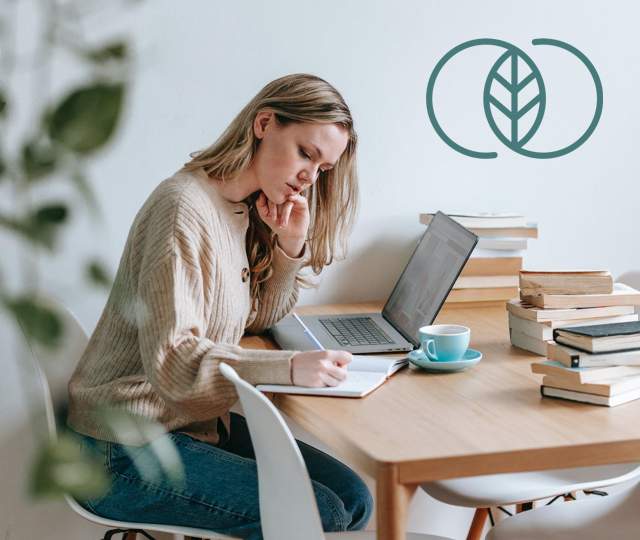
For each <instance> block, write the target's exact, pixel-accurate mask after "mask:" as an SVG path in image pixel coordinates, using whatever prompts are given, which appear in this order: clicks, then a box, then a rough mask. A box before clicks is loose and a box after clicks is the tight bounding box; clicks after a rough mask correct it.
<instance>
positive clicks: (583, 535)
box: [486, 484, 640, 540]
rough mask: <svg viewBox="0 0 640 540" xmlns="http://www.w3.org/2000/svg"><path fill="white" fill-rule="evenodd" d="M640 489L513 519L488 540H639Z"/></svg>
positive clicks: (503, 524) (542, 509) (506, 522)
mask: <svg viewBox="0 0 640 540" xmlns="http://www.w3.org/2000/svg"><path fill="white" fill-rule="evenodd" d="M639 509H640V485H638V484H636V485H635V486H634V487H633V488H631V489H628V490H626V491H623V492H620V493H616V494H614V495H609V496H607V497H589V498H588V499H579V500H577V501H572V502H568V503H562V504H558V505H553V506H545V507H543V508H538V509H535V510H531V511H529V512H525V513H523V514H518V515H516V516H513V517H509V518H507V519H505V520H503V521H501V522H500V523H498V525H496V526H495V527H494V528H493V529H492V530H491V531H490V532H489V534H488V535H487V537H486V540H539V539H540V538H553V539H554V540H575V539H580V540H602V539H603V538H612V539H615V540H637V539H638V538H640V514H639Z"/></svg>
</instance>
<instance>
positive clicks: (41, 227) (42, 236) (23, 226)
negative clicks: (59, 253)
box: [0, 203, 69, 249]
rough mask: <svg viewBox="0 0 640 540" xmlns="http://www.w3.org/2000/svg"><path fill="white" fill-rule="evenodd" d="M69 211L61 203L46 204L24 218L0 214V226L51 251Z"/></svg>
mask: <svg viewBox="0 0 640 540" xmlns="http://www.w3.org/2000/svg"><path fill="white" fill-rule="evenodd" d="M68 215H69V210H68V208H67V206H66V205H65V204H63V203H53V204H46V205H43V206H41V207H40V208H37V209H36V210H34V211H33V212H32V213H31V214H29V215H28V216H27V217H25V218H16V217H11V216H6V215H2V214H0V226H2V227H5V228H6V229H9V230H10V231H12V232H14V233H17V234H20V235H22V236H24V237H25V238H26V239H27V240H29V241H30V242H32V243H34V244H36V245H40V246H43V247H46V248H48V249H53V247H54V245H55V240H56V237H57V233H58V232H59V230H60V227H61V225H63V224H64V223H65V222H66V221H67V218H68Z"/></svg>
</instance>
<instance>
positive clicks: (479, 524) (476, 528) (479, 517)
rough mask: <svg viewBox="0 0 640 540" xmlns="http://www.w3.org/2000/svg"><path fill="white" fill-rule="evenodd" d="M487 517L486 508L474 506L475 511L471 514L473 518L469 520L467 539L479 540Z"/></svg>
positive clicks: (487, 511)
mask: <svg viewBox="0 0 640 540" xmlns="http://www.w3.org/2000/svg"><path fill="white" fill-rule="evenodd" d="M488 517H489V509H488V508H476V512H475V514H473V519H472V520H471V526H470V527H469V534H467V540H481V538H482V533H483V532H484V526H485V524H486V523H487V518H488Z"/></svg>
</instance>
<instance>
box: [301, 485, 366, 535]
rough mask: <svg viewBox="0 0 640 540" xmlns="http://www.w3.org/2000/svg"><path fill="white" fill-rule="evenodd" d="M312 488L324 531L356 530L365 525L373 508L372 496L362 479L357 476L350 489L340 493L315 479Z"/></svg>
mask: <svg viewBox="0 0 640 540" xmlns="http://www.w3.org/2000/svg"><path fill="white" fill-rule="evenodd" d="M313 488H314V492H315V496H316V502H317V504H318V511H319V513H320V519H321V521H322V528H323V529H324V530H325V531H327V532H338V531H357V530H361V529H363V528H364V527H365V526H366V525H367V523H368V521H369V518H370V517H371V512H372V509H373V498H372V497H371V493H370V492H369V489H368V488H367V486H366V485H365V483H364V482H362V480H360V479H359V478H357V480H356V481H354V482H353V484H352V486H351V487H350V489H348V490H344V491H343V492H342V493H340V495H338V494H336V493H335V492H334V491H332V490H331V489H330V488H328V487H327V486H325V485H323V484H321V483H319V482H316V481H314V482H313Z"/></svg>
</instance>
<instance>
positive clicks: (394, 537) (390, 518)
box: [376, 464, 418, 540]
mask: <svg viewBox="0 0 640 540" xmlns="http://www.w3.org/2000/svg"><path fill="white" fill-rule="evenodd" d="M417 487H418V486H417V485H416V484H412V485H406V484H401V483H400V482H399V480H398V469H397V468H396V466H395V465H391V464H382V465H380V467H379V468H378V476H377V477H376V495H377V501H376V504H377V511H376V512H377V513H376V524H377V531H378V532H377V538H378V540H405V535H406V529H407V510H408V508H409V503H410V502H411V497H412V496H413V494H414V493H415V491H416V489H417Z"/></svg>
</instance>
